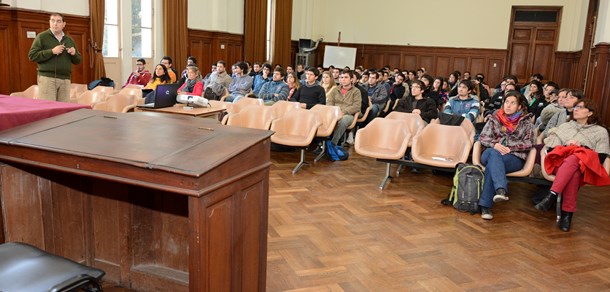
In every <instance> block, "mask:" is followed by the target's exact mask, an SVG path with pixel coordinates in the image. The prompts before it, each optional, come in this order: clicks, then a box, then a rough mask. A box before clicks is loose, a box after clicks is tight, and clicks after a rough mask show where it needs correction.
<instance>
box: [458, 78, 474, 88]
mask: <svg viewBox="0 0 610 292" xmlns="http://www.w3.org/2000/svg"><path fill="white" fill-rule="evenodd" d="M458 84H459V85H462V84H463V85H464V86H466V88H468V90H472V88H473V86H472V81H470V80H468V79H464V80H462V81H460V83H458Z"/></svg>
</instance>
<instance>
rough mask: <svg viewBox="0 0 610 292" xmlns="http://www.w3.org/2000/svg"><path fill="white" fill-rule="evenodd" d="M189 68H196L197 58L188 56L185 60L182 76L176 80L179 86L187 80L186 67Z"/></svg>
mask: <svg viewBox="0 0 610 292" xmlns="http://www.w3.org/2000/svg"><path fill="white" fill-rule="evenodd" d="M189 66H195V67H196V66H197V58H195V57H194V56H188V57H187V58H186V68H184V70H183V71H182V74H180V80H178V83H179V84H180V85H182V84H184V82H186V79H188V67H189ZM197 71H199V69H197Z"/></svg>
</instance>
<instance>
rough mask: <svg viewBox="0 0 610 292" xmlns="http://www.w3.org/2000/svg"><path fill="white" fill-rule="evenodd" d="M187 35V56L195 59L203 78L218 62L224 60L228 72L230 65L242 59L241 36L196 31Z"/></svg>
mask: <svg viewBox="0 0 610 292" xmlns="http://www.w3.org/2000/svg"><path fill="white" fill-rule="evenodd" d="M188 34H189V35H188V40H189V46H188V52H189V55H190V56H195V57H196V58H197V65H198V66H199V70H201V74H203V75H204V76H205V75H206V74H207V73H209V72H210V68H211V66H212V64H215V63H216V61H218V60H224V61H225V63H226V64H227V66H226V67H227V72H230V71H231V65H233V64H235V63H236V62H238V61H241V60H243V59H244V36H243V35H239V34H231V33H226V32H215V31H204V30H196V29H189V32H188Z"/></svg>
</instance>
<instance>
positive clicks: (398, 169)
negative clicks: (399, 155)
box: [396, 164, 402, 177]
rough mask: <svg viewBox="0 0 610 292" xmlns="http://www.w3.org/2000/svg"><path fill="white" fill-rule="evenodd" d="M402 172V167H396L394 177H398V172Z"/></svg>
mask: <svg viewBox="0 0 610 292" xmlns="http://www.w3.org/2000/svg"><path fill="white" fill-rule="evenodd" d="M401 171H402V165H401V164H399V165H398V167H396V177H399V176H400V172H401Z"/></svg>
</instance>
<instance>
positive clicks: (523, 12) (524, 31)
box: [506, 6, 561, 82]
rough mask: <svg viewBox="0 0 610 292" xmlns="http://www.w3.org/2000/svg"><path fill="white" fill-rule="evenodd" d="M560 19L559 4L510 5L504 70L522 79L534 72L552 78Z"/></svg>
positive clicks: (523, 80) (526, 78) (525, 79)
mask: <svg viewBox="0 0 610 292" xmlns="http://www.w3.org/2000/svg"><path fill="white" fill-rule="evenodd" d="M560 23H561V7H554V6H550V7H537V6H536V7H534V6H513V8H512V13H511V23H510V33H509V37H508V62H507V70H506V72H507V73H509V74H513V75H515V76H517V78H519V80H521V81H522V82H528V81H529V77H530V76H531V75H532V74H535V73H540V74H542V75H543V76H544V77H545V79H546V80H548V79H549V78H551V75H552V74H553V67H554V66H555V51H556V50H557V42H558V39H559V26H560Z"/></svg>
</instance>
